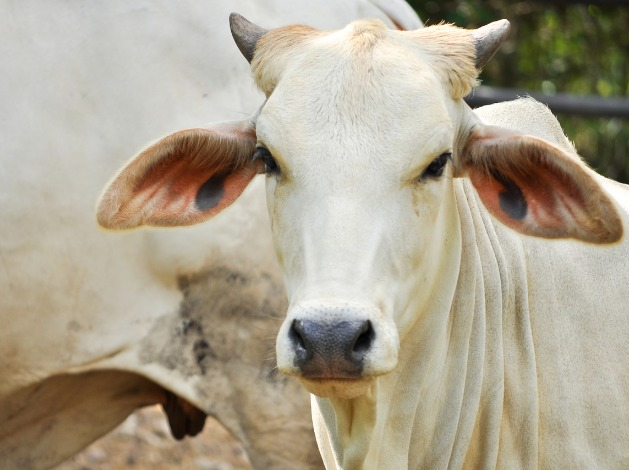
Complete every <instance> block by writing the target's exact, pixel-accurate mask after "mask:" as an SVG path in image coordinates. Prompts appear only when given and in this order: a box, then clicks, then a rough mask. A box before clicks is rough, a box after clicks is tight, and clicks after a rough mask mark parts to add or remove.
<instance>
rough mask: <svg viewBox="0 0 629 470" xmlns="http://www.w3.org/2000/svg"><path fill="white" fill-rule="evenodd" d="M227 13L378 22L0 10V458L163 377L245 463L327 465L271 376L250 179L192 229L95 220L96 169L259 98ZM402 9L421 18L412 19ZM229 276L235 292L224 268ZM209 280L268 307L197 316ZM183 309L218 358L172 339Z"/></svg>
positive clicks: (146, 390)
mask: <svg viewBox="0 0 629 470" xmlns="http://www.w3.org/2000/svg"><path fill="white" fill-rule="evenodd" d="M399 3H401V2H399ZM395 4H396V2H394V4H393V6H394V7H395ZM231 11H239V12H241V13H243V14H245V15H248V16H250V17H252V18H255V19H256V20H257V21H259V22H260V23H261V24H263V25H264V26H265V27H269V28H272V27H277V26H280V25H282V24H287V23H294V22H303V23H308V24H312V25H313V26H317V27H320V28H333V27H339V26H341V25H342V24H345V23H346V22H348V21H350V20H351V19H354V18H358V17H363V16H370V17H371V16H375V17H380V18H382V19H383V20H385V21H389V20H388V18H387V17H386V15H384V14H383V13H382V11H381V10H380V9H379V8H377V7H375V6H374V5H373V4H371V3H370V2H369V1H367V0H346V1H339V0H334V1H324V2H323V1H321V2H306V1H292V0H291V1H286V2H281V1H273V0H268V1H257V0H256V1H253V0H251V1H244V0H243V1H232V2H218V1H193V0H190V1H178V2H165V1H161V2H158V1H144V0H139V1H134V2H127V1H108V2H100V3H91V2H88V3H81V4H78V3H77V2H69V1H61V0H56V1H49V2H37V1H33V0H19V1H18V0H8V1H4V2H3V3H2V6H0V52H1V54H0V55H1V56H2V60H1V61H0V92H1V93H2V102H3V105H2V109H3V113H2V115H3V117H2V119H1V121H0V136H1V138H0V158H1V159H2V165H1V166H0V186H1V187H2V193H1V196H0V201H1V204H0V218H1V220H2V225H1V228H0V292H1V293H2V294H1V295H0V319H1V321H0V324H2V329H1V332H0V351H1V353H2V360H1V361H0V377H1V379H0V466H1V467H2V468H3V469H7V470H9V469H20V470H26V469H42V468H47V467H50V466H51V465H54V464H55V463H57V462H59V461H61V460H63V459H64V458H67V457H68V456H70V455H72V454H73V453H74V452H76V451H78V450H80V449H81V448H82V447H84V446H85V445H87V444H88V443H89V442H91V441H92V440H94V439H96V438H98V437H99V436H101V435H102V434H104V433H106V432H107V431H109V430H110V429H112V428H113V427H115V426H116V425H117V424H119V423H120V422H121V421H122V420H123V419H124V418H125V417H126V416H127V415H128V414H129V413H131V412H132V411H133V410H134V409H135V408H137V407H139V406H143V405H147V404H150V403H155V402H158V401H161V400H162V399H163V398H162V397H163V389H166V390H169V391H171V392H172V393H174V394H176V395H178V396H179V397H182V398H184V399H185V400H187V401H189V402H190V403H192V404H194V405H195V406H196V407H199V408H201V409H203V410H204V411H205V412H206V413H209V414H212V415H214V416H216V417H217V418H218V419H219V420H220V421H221V422H222V423H223V424H224V425H225V426H226V427H227V428H228V429H229V430H230V431H231V432H232V433H233V434H234V435H235V436H236V437H237V438H238V439H240V440H241V442H242V443H243V445H244V446H245V449H246V450H247V452H248V454H249V457H250V459H251V461H252V464H253V465H254V467H256V468H291V469H292V468H310V467H313V468H316V467H317V466H320V463H319V462H318V456H317V455H316V450H315V449H314V443H313V441H312V438H311V437H310V432H311V429H310V424H309V413H308V409H307V406H308V405H307V396H306V395H305V394H304V393H303V392H302V391H300V390H298V388H297V386H296V384H293V383H292V382H286V381H285V380H283V379H277V380H276V379H273V377H271V376H268V377H267V372H269V370H272V365H273V364H272V361H267V360H266V357H268V356H270V355H271V348H270V347H269V345H268V342H266V338H269V337H272V336H274V334H275V329H276V327H277V321H276V320H273V319H271V318H270V315H271V314H272V315H277V316H279V315H281V314H282V313H283V312H282V310H283V308H284V302H285V300H284V294H283V292H282V289H281V287H279V285H278V282H279V280H278V274H277V273H278V271H277V267H276V261H275V260H274V255H273V253H272V248H271V242H270V238H269V230H268V228H267V227H268V220H267V216H266V208H265V202H264V198H263V197H261V196H262V193H261V188H260V184H261V182H257V183H254V185H253V186H254V187H252V188H249V190H248V191H247V192H246V193H245V194H244V195H243V197H242V198H241V200H240V201H239V203H238V204H236V205H235V206H234V207H233V208H232V209H231V210H230V212H229V214H224V215H221V216H219V217H217V218H216V219H214V220H213V221H212V222H210V223H207V224H204V225H202V226H198V227H195V228H188V229H177V230H164V231H147V232H131V233H125V234H112V233H105V232H102V231H100V230H98V228H97V225H96V223H95V218H94V205H95V202H96V200H97V199H98V196H99V193H100V191H101V189H102V188H103V186H104V185H105V184H106V182H107V180H108V179H109V178H110V177H111V176H112V175H113V173H114V171H115V169H116V168H118V167H120V166H121V164H122V163H123V162H124V161H125V160H126V159H127V158H129V157H130V156H131V155H132V154H133V153H134V152H136V151H137V150H138V149H139V148H140V147H141V146H143V145H145V144H146V142H148V141H151V140H154V139H155V138H156V137H158V136H160V135H162V134H164V133H167V132H170V131H172V130H174V129H178V128H185V127H191V126H198V125H202V124H204V123H207V122H210V121H214V120H217V119H219V118H220V119H243V118H244V117H246V116H248V115H251V114H252V113H253V112H254V111H255V110H256V109H257V107H258V106H259V105H260V103H261V102H262V97H261V95H260V94H259V93H258V92H256V91H255V89H254V86H253V85H252V84H251V81H250V78H249V72H248V67H247V64H246V62H245V61H244V60H243V59H242V57H240V55H239V53H238V50H237V49H236V46H235V45H234V44H233V41H232V39H231V35H230V32H229V28H228V20H227V18H228V14H229V13H230V12H231ZM393 11H406V12H407V13H408V11H407V6H406V5H405V4H404V5H402V6H401V10H397V9H396V8H394V9H393ZM389 14H391V13H390V12H389ZM396 23H398V24H401V25H408V26H410V27H416V26H419V20H418V19H417V18H416V17H415V16H409V17H406V18H398V19H396ZM389 24H392V23H391V22H389ZM225 270H227V271H228V272H227V274H225V273H224V271H225ZM230 273H231V274H230ZM238 273H247V275H246V276H245V279H246V280H248V281H247V282H248V284H247V283H246V286H245V287H243V288H242V289H244V291H243V290H241V289H240V288H239V287H238V286H237V285H234V283H233V282H232V283H231V284H230V282H231V281H229V282H227V281H228V280H229V279H231V277H229V276H235V279H239V278H238ZM214 275H216V276H218V279H217V280H216V282H214V281H213V279H212V276H214ZM208 276H209V278H208ZM225 276H227V277H228V279H227V280H226V279H225ZM226 282H227V284H225V283H226ZM234 282H235V281H234ZM236 284H237V283H236ZM225 286H226V287H225ZM205 288H207V289H209V292H217V293H218V294H222V293H225V294H226V295H225V298H224V301H223V300H221V301H219V303H218V304H217V305H218V307H217V308H219V307H220V308H222V309H223V312H222V313H225V312H230V311H232V310H238V309H240V308H241V305H240V304H239V302H242V298H239V296H240V295H243V296H244V298H246V299H247V302H249V303H248V304H247V309H245V313H247V312H251V311H253V312H257V311H258V310H259V309H263V310H264V309H265V308H266V309H267V310H268V311H267V310H265V312H266V313H265V315H266V316H265V315H262V316H258V317H255V318H251V319H249V320H248V319H247V317H246V316H245V317H244V318H240V317H239V318H238V319H232V317H230V316H229V315H223V316H222V317H220V319H221V321H214V322H212V319H211V317H209V315H211V314H213V313H214V312H212V311H205V310H203V308H201V307H199V308H200V310H199V311H196V312H195V311H194V309H195V308H197V307H196V305H197V304H196V303H195V300H198V301H203V302H206V301H207V302H212V301H214V300H213V299H206V297H207V296H208V294H207V292H206V291H205V290H204V289H205ZM212 289H214V290H212ZM230 292H231V294H232V296H231V297H230V296H229V295H228V294H229V293H230ZM221 302H222V303H221ZM212 305H214V304H212ZM210 310H211V309H210ZM185 315H188V316H187V317H186V316H185ZM195 315H196V317H195ZM190 318H196V320H197V326H198V323H199V322H202V321H206V322H209V323H210V324H211V325H212V328H213V329H212V331H211V332H208V331H207V330H205V331H201V332H199V331H197V332H196V333H198V334H200V335H201V336H203V334H206V335H207V337H206V339H208V341H209V342H210V347H212V348H213V351H214V353H215V355H216V356H217V359H216V358H215V360H214V359H212V358H210V357H209V356H204V357H203V358H200V357H199V356H196V359H195V357H194V351H192V350H191V349H190V348H188V346H189V345H188V344H187V343H182V345H183V346H182V348H183V349H177V347H175V346H173V347H171V348H170V349H169V346H172V345H173V344H175V343H172V341H173V335H175V336H176V333H177V331H179V332H180V333H181V331H183V330H185V328H184V326H185V325H187V324H189V322H190ZM186 321H188V323H186ZM221 322H224V323H221ZM206 326H207V325H206ZM182 328H183V330H182ZM196 333H195V334H196ZM184 336H185V331H184ZM220 338H223V339H222V341H223V343H224V344H223V343H221V344H218V343H217V341H219V339H220ZM201 340H203V338H200V339H199V341H201ZM182 341H183V340H182ZM212 342H214V344H212ZM177 344H178V343H177ZM195 344H197V343H195ZM200 344H202V343H200ZM184 346H185V347H184ZM201 363H202V364H201ZM267 369H269V370H267Z"/></svg>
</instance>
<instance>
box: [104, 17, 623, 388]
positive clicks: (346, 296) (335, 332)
mask: <svg viewBox="0 0 629 470" xmlns="http://www.w3.org/2000/svg"><path fill="white" fill-rule="evenodd" d="M507 30H508V28H507V23H506V22H498V23H495V24H493V23H492V24H491V25H488V26H487V27H484V28H481V29H479V30H476V31H475V32H471V31H468V30H462V29H458V28H453V27H449V26H434V27H430V28H426V29H422V30H418V31H413V32H400V31H389V30H386V28H385V27H384V25H382V24H381V23H378V22H374V21H361V22H356V23H353V24H351V25H349V26H348V27H346V28H345V29H343V30H341V31H337V32H328V33H322V32H318V31H315V30H312V29H309V28H305V27H290V28H283V29H280V30H275V31H271V32H267V31H264V30H260V29H259V28H257V27H256V26H255V25H252V24H251V23H249V22H247V21H246V20H244V19H243V18H242V17H237V16H232V31H233V32H234V36H235V37H236V40H237V44H238V46H239V47H240V49H241V51H242V52H243V53H244V55H245V57H247V58H248V59H249V60H250V61H251V62H252V69H253V72H254V76H255V78H256V81H257V83H258V85H259V86H260V88H261V89H262V90H263V91H264V92H265V93H266V95H267V101H266V103H265V105H264V106H263V107H262V109H261V111H260V113H259V115H258V116H257V118H256V120H255V126H254V122H253V121H249V120H247V121H244V122H237V123H222V124H218V125H214V126H211V127H208V128H201V129H188V130H184V131H180V132H177V133H175V134H173V135H171V136H168V137H166V138H164V139H163V140H161V141H159V142H158V143H156V144H154V145H153V146H151V147H149V148H147V149H146V150H145V151H143V152H142V153H140V154H139V155H138V156H137V157H135V158H134V159H133V160H132V161H131V162H130V163H129V164H128V165H127V166H126V168H124V169H123V170H122V171H121V172H120V174H119V175H118V176H117V177H116V178H115V179H114V181H113V182H112V183H111V184H110V186H109V188H108V189H107V191H106V192H105V194H104V195H103V198H102V199H101V201H100V204H99V208H98V220H99V222H100V223H101V224H102V225H104V226H106V227H109V228H130V227H135V226H138V225H187V224H192V223H197V222H201V221H203V220H206V219H208V218H209V217H212V216H213V215H215V214H217V213H218V212H220V211H221V210H223V209H224V208H226V207H228V206H229V205H230V204H231V203H232V202H233V201H234V200H235V199H236V198H237V197H238V196H239V194H240V193H241V192H242V191H243V190H244V189H245V187H246V186H247V185H248V184H249V182H250V181H251V180H252V179H253V177H254V176H255V174H256V173H266V181H267V201H268V208H269V213H270V219H271V225H272V232H273V237H274V241H275V248H276V251H277V255H278V258H279V261H280V264H281V267H282V269H283V271H284V277H285V284H286V289H287V293H288V297H289V310H288V315H287V318H286V320H285V322H284V323H283V325H282V328H281V330H280V332H279V335H278V339H277V361H278V366H279V368H280V370H281V371H283V372H284V373H287V374H292V375H297V376H298V377H299V378H300V379H301V380H302V381H303V383H304V385H305V386H306V388H307V389H308V390H310V391H311V392H313V393H315V394H317V395H320V396H334V397H340V398H351V397H354V396H357V395H360V394H361V393H364V392H365V391H366V390H367V389H368V388H369V386H370V384H371V383H372V382H373V380H374V378H375V377H377V376H379V375H382V374H386V373H387V372H389V371H391V370H392V369H393V368H395V367H396V364H397V361H398V351H399V345H400V343H401V342H404V341H405V340H406V338H405V335H406V333H407V332H408V331H409V329H410V328H411V327H418V325H419V328H422V327H426V328H430V322H429V321H428V320H427V318H428V315H430V321H433V320H434V319H435V318H437V319H439V318H441V319H444V318H445V319H447V318H448V315H449V305H450V303H451V301H452V298H453V296H454V290H455V288H456V277H457V273H458V262H459V259H460V258H459V255H460V254H461V250H462V247H461V242H460V230H461V228H460V221H459V216H458V212H457V207H456V204H455V200H454V190H455V188H454V184H453V177H461V178H469V181H470V182H471V184H472V185H473V186H474V188H475V190H476V192H477V194H478V197H479V199H480V201H482V203H483V204H484V206H485V208H486V209H487V210H488V211H489V212H490V213H491V214H492V215H493V216H494V217H495V219H496V220H498V221H500V222H501V223H503V224H504V225H506V226H508V227H511V228H513V229H514V230H517V231H519V232H521V233H523V234H526V235H533V236H541V237H547V238H567V237H570V238H575V239H579V240H583V241H586V242H591V243H613V242H615V241H617V240H619V239H620V238H621V236H622V233H623V229H622V223H621V222H620V218H619V216H618V213H617V211H616V209H615V206H614V204H613V203H612V202H611V201H610V199H609V197H608V196H607V195H606V194H605V192H604V191H603V190H602V189H601V187H600V186H599V184H598V183H597V180H596V177H595V176H593V173H592V172H591V170H589V169H587V168H586V167H585V165H584V164H583V162H581V160H580V159H579V158H578V156H576V155H575V154H572V153H570V152H567V151H566V150H562V149H561V148H559V147H556V146H554V145H552V144H551V143H549V142H547V141H544V140H541V139H538V138H535V137H532V136H527V135H523V134H518V133H516V132H514V131H508V130H506V129H501V128H492V127H488V126H483V125H482V124H481V123H480V122H479V121H478V120H477V119H475V118H474V115H473V113H472V112H471V111H470V110H469V108H467V107H466V105H465V104H464V103H463V101H462V98H463V96H464V95H465V94H467V93H468V92H469V91H470V89H471V87H472V86H473V84H474V82H475V79H476V74H477V70H478V69H480V68H481V67H482V66H483V65H484V63H485V62H486V61H487V60H488V59H489V57H491V55H492V54H493V52H494V51H495V50H496V48H497V46H498V45H499V44H500V43H501V42H502V40H503V39H504V37H505V35H506V32H507Z"/></svg>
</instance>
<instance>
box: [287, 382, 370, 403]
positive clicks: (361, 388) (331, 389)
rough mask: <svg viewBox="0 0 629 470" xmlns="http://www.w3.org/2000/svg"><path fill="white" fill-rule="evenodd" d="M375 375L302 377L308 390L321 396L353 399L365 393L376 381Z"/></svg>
mask: <svg viewBox="0 0 629 470" xmlns="http://www.w3.org/2000/svg"><path fill="white" fill-rule="evenodd" d="M374 379H375V378H374V377H360V378H355V379H349V378H339V379H335V378H326V379H314V378H306V377H300V378H299V380H300V382H301V384H302V385H303V386H304V388H305V389H306V390H308V391H309V392H310V393H312V394H313V395H316V396H318V397H321V398H342V399H346V400H351V399H352V398H356V397H358V396H360V395H363V394H365V393H366V392H367V391H368V390H369V388H370V387H371V385H372V384H373V383H374Z"/></svg>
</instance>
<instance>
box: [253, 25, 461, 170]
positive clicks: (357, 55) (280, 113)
mask: <svg viewBox="0 0 629 470" xmlns="http://www.w3.org/2000/svg"><path fill="white" fill-rule="evenodd" d="M375 28H376V30H377V31H379V30H378V29H377V26H376V27H375ZM369 31H370V30H367V32H365V31H363V32H362V33H361V34H362V35H368V34H369ZM395 33H396V32H394V31H389V30H385V31H384V32H383V35H382V36H381V37H379V38H378V40H377V41H375V42H374V43H373V44H371V45H370V48H367V47H366V46H365V45H364V44H363V43H364V42H365V41H366V40H365V39H364V38H362V42H361V41H360V40H359V39H361V38H358V39H357V37H356V36H357V35H356V34H355V36H354V37H353V40H352V38H348V35H349V34H348V33H347V31H345V30H342V31H338V32H334V33H330V34H329V35H324V36H317V37H315V38H313V40H312V41H311V42H312V43H311V44H309V45H308V47H305V48H303V50H302V51H301V52H300V54H298V55H296V56H295V57H294V61H293V63H289V64H286V66H285V69H284V70H283V71H282V76H281V79H280V80H278V82H277V84H276V86H275V88H274V89H273V91H272V93H271V95H270V96H269V99H268V101H267V103H266V104H265V106H264V108H263V110H262V112H261V115H260V117H259V119H258V123H257V131H258V138H259V140H260V141H261V142H262V143H264V144H265V145H267V146H269V147H275V148H272V149H271V150H277V151H278V152H283V151H284V152H285V151H286V150H287V149H288V150H290V151H291V152H293V151H294V152H296V153H302V154H303V153H304V152H305V153H306V154H308V153H311V152H319V155H318V158H317V159H318V160H320V159H321V158H324V159H325V157H326V156H331V155H330V154H338V153H339V152H343V153H344V154H345V155H346V156H347V155H348V154H360V158H362V159H365V158H368V154H369V153H370V152H373V157H374V158H376V159H378V158H383V157H387V158H388V157H389V156H390V155H400V154H401V155H404V154H406V153H408V149H410V148H416V147H417V146H418V145H421V146H424V145H427V146H428V147H429V148H427V149H425V150H426V152H425V153H426V154H427V155H429V156H430V155H431V154H432V153H434V152H436V151H444V150H448V149H447V148H437V149H432V148H431V146H436V147H447V146H448V145H450V144H451V141H452V122H451V118H450V114H449V112H448V108H447V106H446V103H447V102H448V96H447V90H446V89H445V87H444V86H443V84H442V83H441V81H440V79H439V76H438V75H437V74H436V73H435V72H434V70H433V69H432V68H431V67H430V65H429V64H427V63H426V61H425V60H424V58H423V57H422V55H421V54H418V53H417V52H416V51H414V50H413V49H412V47H409V41H408V40H406V39H404V38H396V37H394V36H391V37H389V35H393V34H395ZM353 41H354V42H358V43H359V45H361V47H362V48H360V47H356V46H355V45H354V44H353V43H352V42H353ZM444 142H445V143H444ZM448 142H449V143H448ZM384 152H386V153H387V155H386V156H384V155H383V153H384ZM312 157H313V156H312V155H304V158H308V159H310V160H312ZM291 158H298V156H297V155H292V156H291ZM331 158H335V157H333V156H331Z"/></svg>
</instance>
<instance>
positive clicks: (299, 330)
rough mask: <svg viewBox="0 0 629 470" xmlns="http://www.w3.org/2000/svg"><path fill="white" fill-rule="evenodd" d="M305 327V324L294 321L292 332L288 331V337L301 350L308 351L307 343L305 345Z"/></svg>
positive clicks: (291, 327)
mask: <svg viewBox="0 0 629 470" xmlns="http://www.w3.org/2000/svg"><path fill="white" fill-rule="evenodd" d="M303 334H304V326H303V322H301V321H298V320H293V323H292V325H291V326H290V330H289V331H288V337H289V338H290V340H291V341H292V342H293V344H294V345H295V346H297V347H299V348H301V349H306V343H304V337H303Z"/></svg>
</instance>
